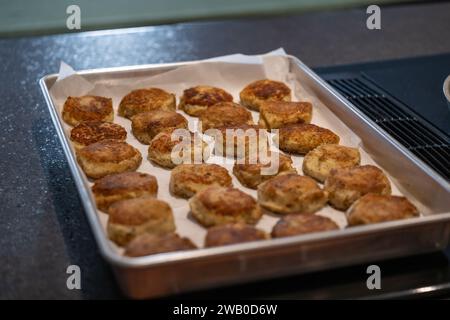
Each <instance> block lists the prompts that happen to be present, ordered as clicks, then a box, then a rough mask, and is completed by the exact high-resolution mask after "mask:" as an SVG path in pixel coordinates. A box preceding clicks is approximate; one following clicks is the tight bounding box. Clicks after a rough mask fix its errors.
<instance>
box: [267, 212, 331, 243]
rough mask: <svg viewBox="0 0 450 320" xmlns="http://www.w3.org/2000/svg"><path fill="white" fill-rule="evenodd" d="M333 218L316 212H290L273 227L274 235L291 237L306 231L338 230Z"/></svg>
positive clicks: (275, 236)
mask: <svg viewBox="0 0 450 320" xmlns="http://www.w3.org/2000/svg"><path fill="white" fill-rule="evenodd" d="M337 229H339V227H338V226H337V224H336V223H334V222H333V220H331V219H329V218H326V217H322V216H318V215H315V214H288V215H287V216H284V217H283V218H281V219H280V220H279V221H278V222H277V224H276V225H275V226H274V227H273V229H272V237H274V238H281V237H291V236H297V235H300V234H305V233H312V232H320V231H329V230H337Z"/></svg>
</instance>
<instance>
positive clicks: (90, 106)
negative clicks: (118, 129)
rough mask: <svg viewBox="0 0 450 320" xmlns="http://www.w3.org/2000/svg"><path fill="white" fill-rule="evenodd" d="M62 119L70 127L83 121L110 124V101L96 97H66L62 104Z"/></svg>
mask: <svg viewBox="0 0 450 320" xmlns="http://www.w3.org/2000/svg"><path fill="white" fill-rule="evenodd" d="M62 117H63V119H64V121H65V122H67V123H68V124H70V125H71V126H76V125H78V124H80V123H81V122H84V121H109V122H112V121H113V119H114V112H113V107H112V99H110V98H105V97H98V96H82V97H68V98H67V100H66V102H65V103H64V107H63V111H62Z"/></svg>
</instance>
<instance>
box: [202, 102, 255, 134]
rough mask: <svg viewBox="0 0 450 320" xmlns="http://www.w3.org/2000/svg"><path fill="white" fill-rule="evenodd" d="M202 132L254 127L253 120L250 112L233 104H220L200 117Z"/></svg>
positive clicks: (210, 108)
mask: <svg viewBox="0 0 450 320" xmlns="http://www.w3.org/2000/svg"><path fill="white" fill-rule="evenodd" d="M200 121H201V124H202V131H203V132H204V131H206V130H208V129H211V128H220V127H231V126H239V125H244V124H248V125H252V124H253V118H252V114H251V113H250V111H248V110H247V109H245V108H244V107H242V106H241V105H239V104H237V103H233V102H220V103H217V104H215V105H213V106H211V107H209V108H208V112H204V113H202V114H201V116H200Z"/></svg>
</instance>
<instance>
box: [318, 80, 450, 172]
mask: <svg viewBox="0 0 450 320" xmlns="http://www.w3.org/2000/svg"><path fill="white" fill-rule="evenodd" d="M325 80H326V81H327V82H328V83H329V84H330V85H332V86H333V87H334V88H335V89H337V90H338V91H339V92H340V93H341V94H342V95H343V96H344V97H346V98H347V99H348V100H349V101H350V102H351V103H352V104H353V105H354V106H355V107H357V108H358V109H359V110H361V111H362V112H363V113H364V114H366V115H367V116H368V117H369V118H370V119H371V120H373V121H374V122H375V123H376V124H378V125H379V126H380V127H381V128H382V129H383V130H385V131H386V132H387V133H389V134H390V135H391V136H392V137H393V138H394V139H396V140H397V141H398V142H400V143H401V144H403V145H404V146H405V147H406V148H408V149H409V150H410V151H411V152H412V153H414V154H415V155H416V156H417V157H419V158H420V159H421V160H422V161H424V162H425V163H427V164H428V165H429V166H430V167H431V168H433V169H434V170H435V171H436V172H438V173H439V174H440V175H441V176H443V177H444V178H445V179H447V180H450V143H449V139H448V137H447V136H446V135H445V134H443V133H441V132H440V131H439V130H437V129H436V128H434V127H433V126H432V125H431V124H429V123H428V122H427V121H426V120H424V119H423V118H421V117H420V116H419V115H417V114H416V113H415V112H414V111H412V110H411V109H410V108H408V107H407V106H406V105H404V104H403V103H402V102H400V101H398V100H397V99H396V98H394V97H393V96H391V95H390V94H388V93H387V92H386V91H385V90H383V89H382V88H380V87H379V86H378V85H377V84H376V83H374V82H373V81H372V80H371V79H370V78H368V77H367V76H365V75H364V74H345V75H342V74H341V75H328V76H325Z"/></svg>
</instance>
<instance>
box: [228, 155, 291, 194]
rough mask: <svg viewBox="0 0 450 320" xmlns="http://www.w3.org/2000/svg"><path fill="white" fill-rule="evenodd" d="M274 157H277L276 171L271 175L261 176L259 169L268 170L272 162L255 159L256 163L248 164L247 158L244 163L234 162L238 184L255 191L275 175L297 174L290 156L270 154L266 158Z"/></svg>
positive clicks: (234, 171)
mask: <svg viewBox="0 0 450 320" xmlns="http://www.w3.org/2000/svg"><path fill="white" fill-rule="evenodd" d="M274 156H278V169H277V170H276V171H275V172H273V174H264V175H263V174H262V173H261V169H263V168H270V166H271V163H272V162H269V163H262V162H261V161H260V160H259V159H257V162H256V163H250V161H249V160H248V157H246V158H245V159H244V160H245V162H244V163H239V161H236V162H235V164H234V166H233V173H234V175H235V176H236V178H237V179H238V180H239V182H240V183H242V184H243V185H244V186H246V187H247V188H251V189H256V188H257V187H258V186H259V185H260V184H261V183H263V182H264V181H266V180H269V179H270V178H273V177H274V176H276V175H279V174H285V173H297V171H296V170H295V168H294V167H293V166H292V159H291V157H290V156H287V155H284V154H281V153H278V152H271V153H269V154H268V155H267V157H274Z"/></svg>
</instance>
